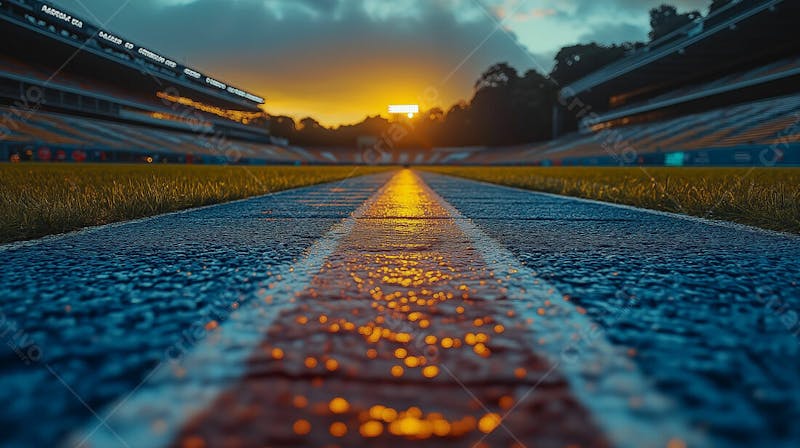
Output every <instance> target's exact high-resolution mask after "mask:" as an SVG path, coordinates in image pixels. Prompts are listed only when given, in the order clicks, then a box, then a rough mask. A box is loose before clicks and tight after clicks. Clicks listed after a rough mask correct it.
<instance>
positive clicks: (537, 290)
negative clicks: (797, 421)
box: [425, 184, 708, 448]
mask: <svg viewBox="0 0 800 448" xmlns="http://www.w3.org/2000/svg"><path fill="white" fill-rule="evenodd" d="M489 185H493V184H489ZM425 187H426V188H427V189H428V190H429V191H430V194H431V196H432V197H434V198H436V199H437V200H438V201H440V202H441V204H442V206H443V207H444V208H445V209H446V210H447V211H448V212H449V213H450V214H451V215H452V216H453V217H454V220H455V222H456V224H457V225H458V227H459V228H460V229H461V231H462V232H464V233H465V234H466V235H467V237H468V238H469V239H470V241H471V243H472V245H473V247H474V248H475V250H476V251H477V252H478V253H479V254H481V256H482V257H483V259H484V261H485V262H486V264H487V266H488V267H489V268H490V269H491V270H492V271H494V272H495V276H496V277H497V278H505V276H506V275H508V276H509V279H508V280H505V281H504V284H505V286H506V287H507V288H508V299H509V300H510V301H511V303H512V304H513V305H514V308H515V311H516V313H517V315H518V316H517V318H518V319H522V320H526V319H532V324H531V331H532V334H534V335H535V336H534V338H533V339H532V340H531V349H533V350H535V351H536V352H537V353H540V354H542V355H544V356H546V357H547V358H548V359H549V361H550V362H551V363H552V364H553V365H558V370H559V371H560V372H561V373H562V374H563V375H564V376H565V377H566V379H567V381H568V382H569V385H570V388H571V390H572V391H573V393H574V394H575V396H576V397H577V398H578V399H579V400H580V403H581V404H582V405H583V406H584V407H585V408H586V409H588V410H589V411H590V412H591V414H592V416H593V417H594V419H595V420H596V421H597V422H598V424H599V425H600V427H601V428H602V429H603V430H604V431H605V434H606V435H607V436H608V437H609V438H610V440H611V442H612V443H613V445H614V446H618V447H623V448H627V447H632V448H633V447H636V448H646V447H653V448H663V447H665V446H667V444H668V442H669V441H670V440H673V439H677V440H682V441H683V442H685V443H686V444H687V445H688V446H691V447H699V446H707V445H708V442H707V441H706V440H704V438H703V437H702V436H701V435H700V434H698V433H696V432H693V431H692V430H690V429H689V424H688V422H686V421H685V420H684V419H683V418H682V413H681V412H679V411H680V410H679V409H677V408H676V406H675V404H674V403H672V402H671V401H670V400H669V399H668V398H666V397H664V396H662V395H661V394H659V393H658V392H657V391H656V390H654V388H653V387H651V385H650V384H649V383H648V381H647V380H646V379H645V377H644V376H643V375H642V374H641V372H639V370H638V368H637V366H636V364H635V363H634V362H633V361H632V360H631V359H630V358H629V357H628V356H627V355H626V354H625V353H624V351H623V350H622V349H621V348H620V347H615V346H614V345H613V344H612V343H611V342H609V340H608V338H607V337H606V335H605V333H604V331H603V330H602V328H601V327H600V326H599V325H598V324H597V323H595V322H593V321H592V320H591V319H589V318H588V317H587V316H585V315H584V314H582V313H581V312H580V311H579V309H578V307H577V306H575V305H574V304H573V303H572V302H571V301H566V300H565V299H564V295H563V294H561V293H559V291H558V290H557V289H556V288H555V287H554V286H552V285H550V284H549V283H547V281H545V280H544V279H541V278H538V277H537V274H536V273H535V272H533V271H531V270H530V269H528V268H527V267H525V265H524V264H523V263H522V262H521V261H520V260H518V259H517V258H516V257H515V256H514V255H513V254H512V253H511V252H510V251H509V250H508V249H506V248H505V247H503V246H502V245H501V244H500V243H498V242H496V241H494V240H493V239H492V238H491V237H489V236H488V235H486V234H485V233H484V232H483V231H482V230H480V229H479V228H478V227H477V226H476V225H475V224H474V223H473V222H472V220H470V219H468V218H466V217H464V216H463V215H461V213H460V212H459V211H458V210H457V209H456V208H455V207H453V206H452V205H451V204H450V203H448V202H447V201H445V200H444V199H443V198H442V197H441V196H439V195H438V194H437V193H436V192H435V191H433V189H432V188H430V187H429V186H428V185H427V184H426V185H425ZM548 304H549V305H548ZM540 309H542V310H544V315H540V314H539V312H540V311H539V310H540ZM624 311H625V310H624V309H623V310H621V312H622V313H624ZM634 405H635V407H634Z"/></svg>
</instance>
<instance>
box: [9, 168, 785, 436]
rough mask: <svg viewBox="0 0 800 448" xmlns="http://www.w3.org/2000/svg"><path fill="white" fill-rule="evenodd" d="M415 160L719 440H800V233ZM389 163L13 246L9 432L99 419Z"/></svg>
mask: <svg viewBox="0 0 800 448" xmlns="http://www.w3.org/2000/svg"><path fill="white" fill-rule="evenodd" d="M421 176H422V178H423V179H424V180H425V182H426V183H427V184H428V185H429V186H430V187H431V189H432V190H433V191H435V192H436V193H438V194H439V195H440V196H441V197H442V198H443V199H444V200H445V201H447V202H448V203H449V204H450V205H452V207H454V208H455V209H456V210H457V211H458V212H460V214H461V215H462V216H464V217H466V218H469V219H470V220H471V222H472V223H473V224H474V225H475V226H476V227H477V228H478V229H480V230H481V231H482V232H483V233H485V234H486V235H488V236H489V237H491V238H492V239H493V240H494V242H496V243H499V245H500V246H503V247H505V248H507V249H508V251H510V253H511V254H512V255H513V257H515V259H516V260H517V261H518V262H519V264H520V265H522V266H525V267H526V268H527V269H528V270H530V271H533V272H535V273H536V275H537V276H538V277H539V278H541V279H543V280H545V281H546V282H548V283H549V284H550V285H553V286H554V287H556V288H557V289H558V291H559V293H563V294H565V295H568V296H569V298H570V301H571V302H572V303H573V304H575V305H577V306H579V307H581V308H582V309H585V312H586V316H587V317H588V318H589V319H590V320H592V321H594V322H597V323H598V324H599V325H600V326H601V327H602V328H603V329H604V330H605V337H606V338H607V339H608V341H609V342H610V343H611V344H613V345H614V346H616V347H618V348H620V349H621V350H623V351H625V352H626V353H628V354H629V355H630V357H631V358H632V359H633V360H634V362H635V364H636V366H637V368H638V369H639V371H640V372H641V374H642V375H643V376H644V377H645V378H646V379H647V380H648V381H649V382H651V383H652V384H651V385H652V387H653V388H654V389H656V390H657V391H659V392H660V393H661V394H662V395H664V396H665V397H667V398H668V399H670V400H672V401H673V402H674V403H675V404H676V405H677V408H678V409H679V412H680V413H681V414H682V416H683V417H685V420H686V421H687V422H688V424H690V425H691V426H692V427H693V428H694V429H695V430H697V431H698V432H700V433H703V434H705V435H706V436H707V437H708V439H709V440H710V441H711V442H712V443H713V445H715V446H742V447H744V446H753V445H756V446H797V445H798V442H800V427H798V426H797V425H796V424H794V422H795V421H797V420H798V419H800V327H798V322H797V321H798V318H797V312H798V311H800V299H799V298H800V284H799V282H800V239H798V238H797V237H792V236H785V235H777V234H771V233H767V232H761V231H756V230H749V229H746V228H738V227H733V226H720V225H715V224H709V223H707V222H702V221H699V220H689V219H680V218H676V217H672V216H666V215H663V214H654V213H649V212H646V211H641V210H635V209H630V208H620V207H614V206H609V205H604V204H598V203H592V202H586V201H580V200H574V199H569V198H561V197H555V196H552V195H544V194H538V193H533V192H527V191H522V190H518V189H511V188H506V187H499V186H489V185H486V184H480V183H476V182H472V181H467V180H461V179H455V178H449V177H445V176H440V175H435V174H429V173H423V174H421ZM388 178H389V176H388V175H377V176H369V177H364V178H356V179H351V180H348V181H345V182H342V183H337V184H334V185H331V184H328V185H322V186H316V187H309V188H304V189H298V190H292V191H288V192H283V193H278V194H275V195H270V196H265V197H261V198H256V199H252V200H247V201H241V202H237V203H233V204H227V205H222V206H217V207H210V208H206V209H203V210H197V211H191V212H186V213H179V214H172V215H166V216H162V217H158V218H154V219H149V220H144V221H140V222H136V223H131V224H125V225H119V226H112V227H107V228H103V229H96V230H92V231H89V232H81V233H77V234H73V235H68V236H65V237H60V238H56V239H46V240H43V241H41V242H38V243H35V244H29V245H19V246H14V247H13V248H10V249H5V250H1V251H0V271H2V273H3V274H2V275H3V276H2V281H1V282H0V313H1V314H0V337H2V339H3V341H4V342H5V345H4V347H3V349H2V350H1V351H0V360H2V362H1V363H0V384H2V387H0V400H2V403H4V409H3V410H2V411H0V427H2V428H4V429H3V431H2V433H0V445H3V446H6V445H8V446H48V445H52V444H53V443H54V442H55V441H56V440H58V439H59V438H60V437H63V436H64V435H65V434H66V433H67V432H69V431H71V430H74V429H75V428H78V427H82V426H85V425H88V424H89V423H90V422H91V421H92V420H93V419H94V417H93V415H92V411H91V410H99V409H102V408H103V407H105V406H108V405H109V404H110V403H111V402H112V401H113V400H114V399H117V398H119V397H120V396H122V395H124V394H126V393H128V392H129V391H131V390H132V389H133V388H135V387H136V386H137V385H138V384H139V383H140V382H141V380H142V379H143V378H144V377H145V375H146V374H147V372H148V371H149V370H150V369H151V368H152V367H153V366H155V365H156V364H157V363H158V362H159V361H161V360H163V358H164V356H165V353H168V352H169V350H170V348H171V347H175V346H176V344H177V345H178V346H180V347H184V346H185V347H186V348H187V349H190V347H191V346H192V345H193V344H195V343H197V342H198V341H197V339H198V338H199V335H200V334H202V333H203V332H202V331H197V329H194V328H192V326H193V325H195V323H197V322H205V323H206V324H207V325H210V326H213V325H216V324H221V325H225V323H224V320H225V316H226V315H227V314H228V313H229V312H230V309H231V307H236V306H239V305H240V304H243V303H246V302H247V301H248V300H251V299H252V298H253V297H256V292H257V291H258V290H260V289H261V288H263V287H265V286H266V285H268V284H269V283H271V282H274V281H275V280H276V276H277V274H276V273H279V272H284V270H285V268H286V267H287V266H289V265H291V264H292V263H293V262H294V261H295V260H297V259H298V258H299V257H301V256H302V254H303V251H304V250H306V249H307V248H309V247H310V246H311V245H312V244H313V243H314V242H315V241H317V240H318V239H319V238H320V237H321V236H322V235H324V234H325V233H326V232H327V231H328V230H330V229H331V228H332V227H333V226H334V225H335V224H336V223H338V222H340V221H341V220H342V219H344V218H345V217H347V216H348V215H349V214H350V213H351V212H353V211H354V210H355V209H356V208H357V207H358V206H359V205H361V204H362V203H363V202H364V201H366V200H367V199H368V198H369V197H370V196H371V195H372V194H373V193H375V192H376V191H377V190H378V188H379V187H380V186H381V185H382V184H383V183H384V182H385V181H386V180H387V179H388ZM67 386H69V387H67ZM77 397H80V399H78V398H77ZM81 400H83V401H84V402H81ZM90 409H91V410H90Z"/></svg>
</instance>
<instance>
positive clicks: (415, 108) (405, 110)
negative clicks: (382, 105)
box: [389, 104, 419, 118]
mask: <svg viewBox="0 0 800 448" xmlns="http://www.w3.org/2000/svg"><path fill="white" fill-rule="evenodd" d="M389 113H390V114H406V115H408V118H414V115H416V114H418V113H419V105H417V104H391V105H389Z"/></svg>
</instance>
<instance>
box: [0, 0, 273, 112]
mask: <svg viewBox="0 0 800 448" xmlns="http://www.w3.org/2000/svg"><path fill="white" fill-rule="evenodd" d="M0 22H2V23H3V24H2V26H0V39H2V40H4V41H5V42H6V43H5V44H4V45H2V50H3V51H4V52H8V53H17V54H15V56H17V57H20V58H21V59H23V60H26V61H28V60H33V61H41V62H42V63H45V64H51V65H52V64H54V63H55V64H56V66H59V65H60V66H61V69H64V68H65V66H67V65H69V69H70V70H74V71H78V72H81V73H83V74H85V75H89V76H92V75H94V76H97V77H98V78H101V77H102V78H104V79H109V80H113V81H115V82H116V83H119V84H122V85H125V88H126V90H131V91H132V90H136V89H141V90H142V92H141V93H147V94H150V95H152V93H153V90H161V91H168V92H173V93H174V92H181V93H182V94H181V96H187V97H192V98H193V99H195V100H198V101H203V102H206V103H208V104H212V105H215V106H219V107H223V108H228V109H240V110H248V111H258V110H259V109H258V105H260V104H263V103H264V99H263V98H261V97H259V96H257V95H254V94H252V93H250V92H247V91H244V90H242V89H239V88H237V87H234V86H231V85H229V84H228V83H226V82H224V81H221V80H218V79H215V78H213V77H211V76H209V75H207V74H203V73H201V72H200V71H198V70H194V69H192V68H190V67H187V66H184V65H182V64H180V63H178V62H176V61H174V60H172V59H170V58H168V57H166V56H163V55H162V54H161V53H160V52H159V51H157V50H155V49H152V48H147V47H143V46H140V45H137V44H135V43H133V42H131V41H129V40H127V39H125V38H123V37H121V36H119V35H118V34H116V33H113V32H112V31H110V30H106V29H103V28H101V27H99V26H96V25H94V24H92V23H90V22H88V21H85V20H83V19H82V18H79V17H77V16H75V15H73V14H71V13H69V12H68V11H65V10H64V9H63V8H60V7H55V6H53V5H51V4H48V3H45V2H41V1H38V0H4V1H2V2H0ZM20 52H25V54H19V53H20ZM54 61H55V62H54ZM61 69H59V71H60V70H61ZM183 92H188V93H191V94H185V93H183Z"/></svg>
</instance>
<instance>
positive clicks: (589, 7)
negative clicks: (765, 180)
mask: <svg viewBox="0 0 800 448" xmlns="http://www.w3.org/2000/svg"><path fill="white" fill-rule="evenodd" d="M664 2H665V0H605V1H603V0H55V3H56V4H58V5H61V6H62V7H64V8H66V9H68V10H70V11H71V12H73V13H74V14H75V15H77V16H79V17H83V18H84V19H86V20H89V21H92V22H95V23H97V24H99V25H104V24H105V27H106V28H109V29H110V30H112V31H116V32H117V33H119V34H121V35H123V36H124V37H126V38H128V39H130V40H132V41H134V42H137V43H139V44H140V45H146V46H150V47H153V48H154V49H155V50H159V51H160V52H162V53H163V54H165V55H167V56H170V57H172V58H174V59H176V60H179V61H181V62H183V63H186V64H188V65H190V66H192V67H195V68H197V69H200V70H201V71H204V72H206V73H208V74H211V75H215V76H217V77H218V78H221V79H222V80H224V81H226V82H228V83H231V84H234V85H236V86H238V87H241V88H244V89H246V90H249V91H251V92H253V93H256V94H258V95H260V96H263V97H265V98H266V100H267V105H266V110H267V111H268V112H269V113H271V114H286V115H291V116H294V117H295V118H297V119H299V118H302V117H305V116H312V117H315V118H317V119H318V120H320V122H322V123H323V124H325V125H337V124H342V123H352V122H357V121H360V120H361V119H363V118H364V117H365V116H366V115H376V114H386V107H387V105H388V104H393V103H419V104H420V105H421V106H422V107H423V108H429V107H432V106H441V107H443V108H445V109H446V108H447V107H449V106H450V105H452V104H453V103H455V102H457V101H458V100H460V99H465V100H466V99H469V98H470V97H471V95H472V86H473V84H474V82H475V80H476V79H477V78H478V76H479V75H480V74H481V72H482V71H483V70H485V69H486V68H487V67H489V66H490V65H491V64H493V63H496V62H509V63H510V64H511V65H513V66H514V67H516V68H518V69H519V70H520V71H525V70H528V69H531V68H536V69H538V70H539V71H542V72H546V71H548V70H549V69H550V68H551V67H552V59H553V56H554V54H555V52H556V51H558V49H559V48H561V47H563V46H565V45H570V44H574V43H578V42H589V41H597V42H600V43H615V42H624V41H632V40H644V39H645V38H646V35H647V31H648V30H649V23H648V22H649V20H648V16H647V11H648V10H649V9H650V8H651V7H653V6H657V5H659V4H661V3H664ZM668 3H671V4H674V5H676V6H678V7H679V9H680V10H686V9H700V10H702V11H703V12H705V11H706V9H707V7H708V4H709V3H710V1H709V0H675V1H672V2H668Z"/></svg>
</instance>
